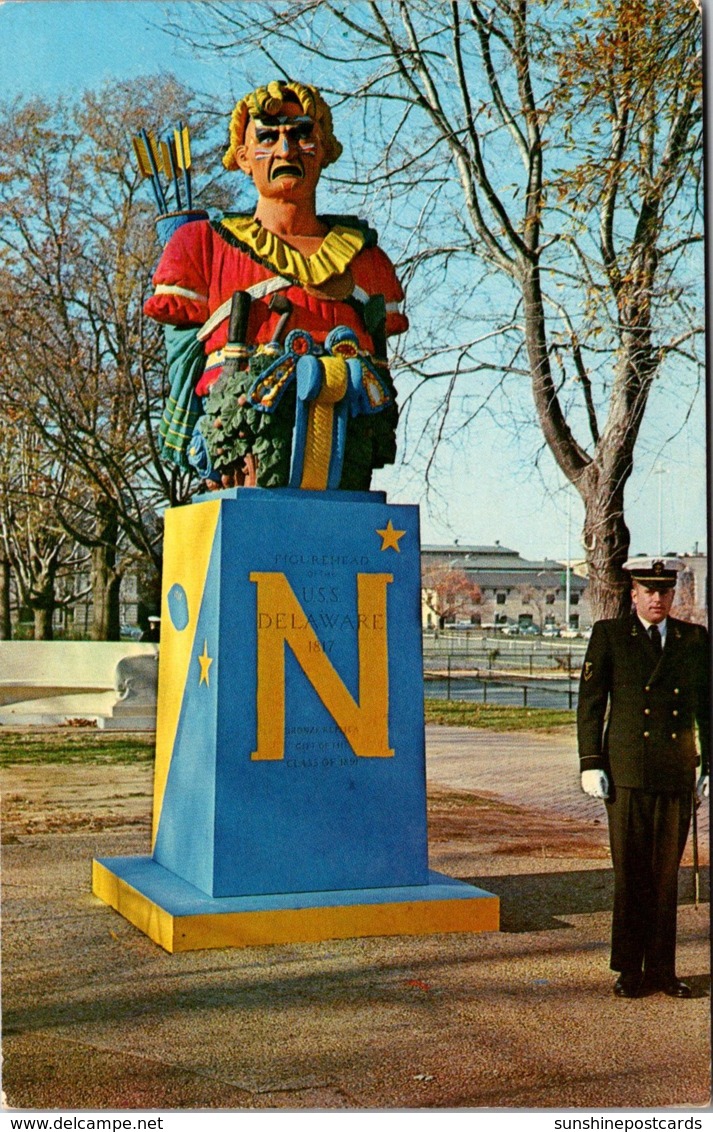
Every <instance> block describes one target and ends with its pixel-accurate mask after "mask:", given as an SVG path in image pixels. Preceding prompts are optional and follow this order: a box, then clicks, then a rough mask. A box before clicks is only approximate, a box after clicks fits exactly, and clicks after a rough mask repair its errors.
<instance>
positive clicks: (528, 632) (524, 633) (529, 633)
mask: <svg viewBox="0 0 713 1132" xmlns="http://www.w3.org/2000/svg"><path fill="white" fill-rule="evenodd" d="M539 635H540V630H539V629H538V628H537V625H520V636H521V637H539Z"/></svg>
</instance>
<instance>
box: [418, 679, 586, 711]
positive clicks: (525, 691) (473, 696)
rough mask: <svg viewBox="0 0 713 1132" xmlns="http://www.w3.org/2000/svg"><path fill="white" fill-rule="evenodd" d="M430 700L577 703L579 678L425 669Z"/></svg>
mask: <svg viewBox="0 0 713 1132" xmlns="http://www.w3.org/2000/svg"><path fill="white" fill-rule="evenodd" d="M424 688H425V696H426V699H427V700H466V701H470V702H472V703H483V704H500V705H507V706H515V707H530V708H562V709H564V708H568V709H570V710H571V709H574V708H576V707H577V700H578V692H579V681H578V679H577V678H576V677H574V676H572V677H570V678H567V677H565V678H564V679H558V678H554V679H553V678H549V679H543V678H542V677H537V676H534V677H533V678H532V679H531V680H525V679H519V680H518V679H517V678H515V677H513V678H507V677H502V676H489V675H488V674H487V673H481V672H479V671H478V670H477V669H476V670H474V671H473V673H472V674H467V673H464V672H463V671H462V670H459V671H458V672H457V673H454V672H452V671H450V670H448V669H447V670H446V671H445V672H443V673H439V674H437V675H436V674H434V673H433V672H427V673H426V679H425V682H424Z"/></svg>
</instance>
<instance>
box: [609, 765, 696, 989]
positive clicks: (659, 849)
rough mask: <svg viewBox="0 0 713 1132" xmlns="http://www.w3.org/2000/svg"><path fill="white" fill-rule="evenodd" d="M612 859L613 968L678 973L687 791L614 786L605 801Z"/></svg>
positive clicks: (657, 975)
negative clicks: (652, 791)
mask: <svg viewBox="0 0 713 1132" xmlns="http://www.w3.org/2000/svg"><path fill="white" fill-rule="evenodd" d="M607 814H608V818H609V842H610V845H611V852H612V860H613V863H614V915H613V918H612V948H611V967H612V970H614V971H622V972H624V973H631V974H635V973H638V972H640V971H641V970H642V968H643V970H644V971H645V972H646V974H647V975H648V976H649V978H651V979H656V980H659V979H660V980H668V979H672V978H675V975H676V910H677V905H678V866H679V864H680V862H681V857H682V856H683V850H684V848H685V845H686V838H687V837H688V827H689V823H690V820H691V794H690V792H689V793H684V794H650V793H648V792H646V791H643V790H628V789H626V788H624V787H621V786H619V787H617V788H616V789H615V791H614V794H613V797H612V799H611V801H609V802H607Z"/></svg>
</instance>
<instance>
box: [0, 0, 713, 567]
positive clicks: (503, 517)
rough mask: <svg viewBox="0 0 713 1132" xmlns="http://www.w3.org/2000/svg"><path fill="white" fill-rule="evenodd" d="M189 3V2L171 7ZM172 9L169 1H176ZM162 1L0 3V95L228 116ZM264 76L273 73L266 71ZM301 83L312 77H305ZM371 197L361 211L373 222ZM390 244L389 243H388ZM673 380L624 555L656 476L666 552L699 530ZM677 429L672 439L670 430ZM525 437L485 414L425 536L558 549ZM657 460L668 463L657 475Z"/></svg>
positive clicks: (653, 527)
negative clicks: (106, 92)
mask: <svg viewBox="0 0 713 1132" xmlns="http://www.w3.org/2000/svg"><path fill="white" fill-rule="evenodd" d="M178 6H179V7H180V8H181V10H182V11H184V12H185V11H186V10H187V8H188V7H189V5H188V4H187V2H186V0H182V3H181V4H180V5H178ZM174 7H176V5H174ZM166 9H167V5H166V4H164V3H162V2H156V0H5V2H4V3H2V2H0V45H1V46H0V96H2V97H3V98H8V97H10V98H12V97H14V96H16V95H20V96H29V95H41V96H44V97H47V98H52V97H54V96H57V95H60V94H72V93H75V92H77V91H78V90H81V89H83V88H92V87H97V86H99V85H101V84H102V83H103V82H104V81H105V80H107V79H110V78H111V77H117V78H131V77H136V76H139V75H141V74H147V73H155V72H156V71H161V70H165V71H176V72H177V73H178V74H179V75H180V76H181V77H182V78H183V79H184V80H185V81H186V82H187V83H189V84H190V85H192V86H194V87H195V88H196V89H198V90H201V91H207V92H210V93H212V94H213V95H214V96H215V98H216V100H218V99H219V100H221V101H224V104H225V114H226V122H227V117H228V115H229V113H230V110H231V108H232V104H233V100H234V97H236V96H237V95H239V94H241V93H243V87H244V86H245V83H244V81H243V79H242V75H241V73H240V71H239V70H237V71H236V70H233V71H230V70H227V71H226V66H225V59H224V57H223V59H222V60H221V62H220V63H219V62H217V61H216V60H211V59H205V58H204V57H199V58H192V57H191V54H190V52H189V51H188V49H187V48H186V47H184V46H183V45H181V44H180V43H178V42H176V41H175V40H174V39H173V38H172V37H170V36H169V35H167V34H166V33H165V32H164V31H163V30H162V23H163V21H164V19H165V12H166ZM267 77H270V76H267ZM306 78H307V80H308V81H318V79H315V78H312V76H306ZM378 213H379V207H378V200H376V199H375V200H374V204H373V207H372V208H369V209H368V215H369V216H370V218H371V219H372V220H373V219H374V217H376V218H377V226H378ZM387 250H388V247H387ZM683 417H684V412H683V406H682V404H681V402H680V400H679V399H678V398H677V396H676V391H675V389H674V388H672V385H671V384H668V385H666V384H665V383H662V384H661V388H660V391H659V392H657V393H655V394H654V396H653V397H652V402H651V405H650V410H649V415H648V418H647V420H646V422H645V425H644V428H643V431H642V436H641V439H640V442H639V447H638V449H637V468H636V471H635V474H634V476H633V477H632V480H631V482H630V485H629V487H628V489H627V500H626V505H627V521H628V523H629V527H630V529H631V532H632V544H631V548H632V552H649V553H655V552H656V551H657V550H658V506H659V481H660V480H661V481H662V483H661V487H662V490H661V499H662V526H663V541H664V549H667V550H668V549H670V550H676V551H687V550H692V549H693V547H694V544H695V543H698V544H699V546H700V548H701V549H703V548H704V545H705V538H706V485H705V445H706V434H705V424H704V402H703V397H702V396H701V397H699V399H698V401H697V403H696V405H695V408H694V412H693V413H692V414H691V417H690V419H689V421H688V422H687V423H685V424H683V425H682V424H681V422H682V421H683ZM679 428H680V431H679V434H678V436H677V438H676V440H675V441H674V442H673V443H671V444H669V445H665V441H666V439H667V437H669V436H670V435H671V434H673V433H674V432H676V431H678V430H679ZM531 456H532V444H531V440H530V442H528V443H527V445H526V447H525V448H521V447H520V446H519V445H518V443H517V442H516V441H515V440H514V439H513V436H512V435H510V434H506V433H503V432H502V431H501V430H500V429H499V428H498V427H497V426H496V425H495V424H494V423H492V422H489V421H485V420H484V419H483V423H482V424H479V425H478V428H477V431H475V432H473V433H471V434H470V437H469V440H468V444H467V446H465V447H463V448H461V449H459V450H458V451H452V452H445V451H444V452H443V453H442V456H441V460H440V465H441V471H440V473H439V475H440V479H439V485H440V493H441V502H440V503H439V504H438V506H436V507H433V508H429V507H428V506H426V505H425V503H424V504H423V505H422V514H421V524H422V538H423V541H424V542H431V543H432V542H451V541H452V540H453V538H454V537H456V538H458V539H459V541H460V543H461V544H464V543H469V542H470V543H480V544H482V543H492V542H494V541H495V540H499V541H500V542H501V543H502V544H503V545H507V546H512V547H514V548H515V549H517V550H519V551H520V552H521V553H522V554H523V555H524V556H525V557H531V558H539V557H545V556H548V557H561V556H564V554H565V552H566V546H567V534H566V530H567V510H568V508H567V493H568V492H569V491H571V489H564V488H563V479H562V477H561V475H560V474H559V473H558V471H557V470H556V469H555V467H554V465H553V462H552V461H551V459H550V458H549V456H545V457H543V459H542V461H541V465H542V466H541V470H540V471H535V470H534V469H533V468H532V466H531V463H530V461H531ZM656 467H663V468H665V469H666V471H665V473H664V474H663V475H662V476H661V477H660V476H658V475H657V474H655V472H654V469H655V468H656ZM374 486H375V487H383V488H385V489H386V490H387V491H388V493H389V497H390V498H391V499H392V500H393V501H395V502H401V503H406V502H419V501H421V496H422V491H423V487H422V483H421V481H420V479H419V476H418V474H414V473H413V472H412V471H410V470H409V469H408V468H403V467H401V466H397V467H396V468H395V469H389V470H385V471H384V472H383V473H380V474H379V478H378V481H377V482H375V484H374ZM572 497H573V502H572V506H571V515H572V528H571V529H572V538H571V545H572V554H573V555H574V556H577V555H578V553H579V541H578V537H579V529H580V526H581V519H582V508H581V505H580V502H579V498H578V497H577V496H576V494H575V493H574V492H573V491H572Z"/></svg>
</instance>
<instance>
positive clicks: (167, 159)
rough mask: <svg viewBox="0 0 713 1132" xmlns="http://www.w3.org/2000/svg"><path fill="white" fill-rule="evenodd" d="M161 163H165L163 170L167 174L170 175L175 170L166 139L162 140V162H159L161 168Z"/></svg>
mask: <svg viewBox="0 0 713 1132" xmlns="http://www.w3.org/2000/svg"><path fill="white" fill-rule="evenodd" d="M161 164H162V165H163V171H164V173H165V174H166V176H167V177H170V176H171V175H172V172H173V170H172V169H171V153H170V150H169V147H168V142H166V141H162V142H161V163H160V164H159V168H160V165H161Z"/></svg>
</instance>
